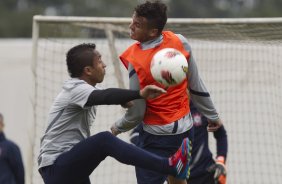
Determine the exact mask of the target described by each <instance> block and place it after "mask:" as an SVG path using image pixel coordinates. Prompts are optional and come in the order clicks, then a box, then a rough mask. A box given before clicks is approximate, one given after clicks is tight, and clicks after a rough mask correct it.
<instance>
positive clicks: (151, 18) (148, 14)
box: [135, 1, 167, 34]
mask: <svg viewBox="0 0 282 184" xmlns="http://www.w3.org/2000/svg"><path fill="white" fill-rule="evenodd" d="M135 13H136V15H137V16H138V17H145V18H146V19H147V20H148V22H149V26H150V27H151V28H156V29H158V30H159V32H158V33H159V34H160V33H161V32H162V30H163V29H164V26H165V24H166V21H167V6H166V5H165V4H164V3H162V2H160V1H154V2H150V1H146V2H145V3H143V4H140V5H138V6H136V8H135Z"/></svg>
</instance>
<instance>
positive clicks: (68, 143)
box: [38, 78, 96, 168]
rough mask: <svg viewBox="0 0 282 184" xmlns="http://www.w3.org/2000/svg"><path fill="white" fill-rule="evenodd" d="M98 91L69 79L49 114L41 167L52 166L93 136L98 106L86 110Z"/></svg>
mask: <svg viewBox="0 0 282 184" xmlns="http://www.w3.org/2000/svg"><path fill="white" fill-rule="evenodd" d="M95 89H96V88H95V87H93V86H91V85H89V84H88V83H86V82H85V81H84V80H80V79H77V78H72V79H69V80H67V81H66V82H65V83H64V85H63V89H62V91H61V92H60V93H59V95H58V96H57V97H56V99H55V101H54V103H53V105H52V107H51V110H50V112H49V117H48V123H47V129H46V132H45V135H44V136H43V137H42V138H41V145H40V153H39V157H38V165H39V168H41V167H45V166H48V165H52V164H53V163H54V161H55V160H56V158H57V157H58V156H59V155H61V154H62V153H64V152H66V151H68V150H70V149H71V148H72V147H73V146H74V145H75V144H77V143H78V142H80V141H82V140H84V139H86V138H87V137H89V136H90V126H91V125H92V123H93V121H94V119H95V116H96V107H95V106H91V107H84V105H85V104H86V102H87V100H88V97H89V95H90V94H91V93H92V91H93V90H95Z"/></svg>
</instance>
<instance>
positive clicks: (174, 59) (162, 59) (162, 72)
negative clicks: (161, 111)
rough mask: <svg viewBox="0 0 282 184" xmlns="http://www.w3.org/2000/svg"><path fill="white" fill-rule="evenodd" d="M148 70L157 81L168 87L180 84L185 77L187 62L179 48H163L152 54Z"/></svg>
mask: <svg viewBox="0 0 282 184" xmlns="http://www.w3.org/2000/svg"><path fill="white" fill-rule="evenodd" d="M150 70H151V74H152V76H153V78H154V79H155V80H156V81H157V82H159V83H161V84H162V85H164V86H165V87H170V86H174V85H177V84H180V83H181V82H182V81H183V80H184V79H185V78H186V73H187V71H188V63H187V60H186V57H185V56H184V55H183V54H182V53H181V52H180V51H179V50H177V49H174V48H165V49H162V50H160V51H158V52H157V53H156V54H155V55H154V56H153V59H152V61H151V66H150Z"/></svg>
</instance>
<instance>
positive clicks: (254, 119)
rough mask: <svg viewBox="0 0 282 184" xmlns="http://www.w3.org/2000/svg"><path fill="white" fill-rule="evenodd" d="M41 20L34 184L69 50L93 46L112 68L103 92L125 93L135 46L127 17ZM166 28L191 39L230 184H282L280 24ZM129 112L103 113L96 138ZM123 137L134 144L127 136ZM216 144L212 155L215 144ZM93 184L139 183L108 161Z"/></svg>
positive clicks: (105, 109)
mask: <svg viewBox="0 0 282 184" xmlns="http://www.w3.org/2000/svg"><path fill="white" fill-rule="evenodd" d="M36 20H37V21H36V23H37V25H39V34H38V39H35V40H34V45H35V48H36V52H35V57H34V58H35V65H34V71H35V72H36V73H35V98H34V117H35V119H34V121H35V129H36V131H35V134H36V135H35V139H34V140H35V148H34V155H35V156H34V168H33V178H32V181H33V183H36V184H40V183H42V179H41V178H40V176H39V174H38V172H37V164H36V162H37V155H38V152H39V140H40V137H41V136H42V132H43V130H44V128H45V126H46V125H45V123H46V118H47V115H48V110H49V108H50V105H51V103H52V101H53V99H54V97H55V96H56V95H57V93H58V92H59V91H60V89H61V85H62V83H63V81H64V80H66V79H67V78H68V75H67V69H66V64H65V54H66V52H67V50H68V49H69V48H71V47H72V46H74V45H76V44H79V43H83V42H85V43H86V42H92V43H95V44H96V45H97V50H99V51H100V52H101V54H102V58H103V60H104V62H105V63H106V64H107V68H106V71H107V74H106V78H105V80H104V82H103V83H102V84H101V86H102V87H105V88H107V87H119V86H125V87H127V86H128V75H127V71H126V70H125V69H124V67H123V66H122V65H121V64H120V62H119V61H118V58H117V56H116V55H117V54H120V53H121V52H122V51H124V50H125V49H126V48H127V47H128V46H129V45H130V44H131V43H133V41H132V40H130V39H128V35H127V27H128V25H129V23H130V19H126V18H120V19H119V18H113V19H99V18H98V19H95V18H83V17H80V18H77V17H73V18H63V17H52V18H50V17H49V18H48V17H47V18H44V17H37V18H36ZM166 29H169V30H172V31H174V32H175V33H181V34H183V35H184V36H185V37H186V38H187V39H188V41H189V43H190V45H191V46H192V50H193V55H194V57H195V60H196V62H197V64H198V69H199V71H200V74H201V76H202V78H203V80H204V81H205V83H206V85H207V86H208V89H209V90H210V92H211V95H212V98H213V100H214V102H215V105H216V106H217V108H218V110H219V112H220V114H221V117H222V119H223V121H224V124H225V127H226V129H227V133H228V143H229V145H228V146H229V152H228V161H227V168H228V183H230V184H241V183H242V184H245V183H248V184H265V183H273V184H277V183H281V181H282V175H281V174H280V170H281V169H282V157H281V156H282V155H281V151H282V150H281V148H282V143H281V141H280V140H281V138H282V134H281V133H280V130H281V126H282V125H281V123H280V119H281V116H282V115H281V113H280V112H279V111H280V110H281V109H282V100H281V99H282V93H281V87H282V79H281V77H282V74H281V72H282V61H281V58H282V19H279V18H278V19H229V20H226V19H211V20H208V19H204V20H201V19H169V22H168V24H167V27H166ZM112 36H114V37H112ZM34 38H37V37H36V36H35V37H34ZM114 64H117V67H115V66H114ZM121 78H122V80H121ZM123 112H124V111H123V110H122V109H121V108H120V107H119V106H100V107H98V114H97V119H96V121H95V123H94V125H93V127H92V133H93V134H95V133H97V132H100V131H104V130H109V127H110V126H111V124H112V123H113V122H114V121H115V120H116V119H117V118H119V117H120V116H121V115H122V114H123ZM211 137H212V136H211ZM120 138H122V139H123V140H125V141H128V135H127V134H123V135H121V136H120ZM210 144H211V149H212V150H214V146H215V143H214V140H213V139H211V140H210ZM91 181H92V182H93V183H103V184H112V183H116V184H118V183H123V184H124V183H130V184H131V183H136V179H135V172H134V167H132V166H127V165H123V164H121V163H118V162H117V161H116V160H113V159H111V158H107V159H106V160H105V161H103V162H102V163H101V164H100V165H99V166H98V168H97V169H96V170H95V171H94V172H93V174H92V175H91Z"/></svg>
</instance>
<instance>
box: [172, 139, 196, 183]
mask: <svg viewBox="0 0 282 184" xmlns="http://www.w3.org/2000/svg"><path fill="white" fill-rule="evenodd" d="M191 148H192V147H191V142H190V141H189V139H188V138H185V139H183V141H182V144H181V146H180V148H178V150H177V152H176V153H174V155H172V156H171V157H169V165H170V166H172V167H173V168H174V170H175V172H176V175H175V177H176V178H178V179H186V178H187V177H188V176H189V174H190V168H189V162H190V159H191Z"/></svg>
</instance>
